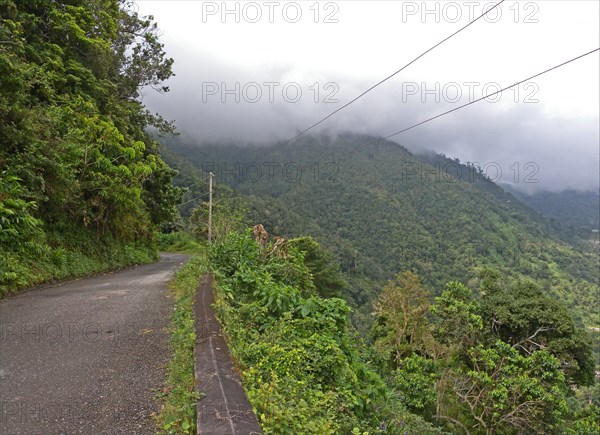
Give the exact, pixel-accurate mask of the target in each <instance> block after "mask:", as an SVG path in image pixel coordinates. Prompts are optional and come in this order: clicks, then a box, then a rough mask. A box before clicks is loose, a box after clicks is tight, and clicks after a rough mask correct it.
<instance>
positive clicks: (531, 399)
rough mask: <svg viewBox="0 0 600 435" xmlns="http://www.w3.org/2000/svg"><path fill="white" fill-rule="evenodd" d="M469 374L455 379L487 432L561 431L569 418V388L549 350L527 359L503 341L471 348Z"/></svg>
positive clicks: (462, 398) (468, 410) (460, 396)
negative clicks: (567, 404)
mask: <svg viewBox="0 0 600 435" xmlns="http://www.w3.org/2000/svg"><path fill="white" fill-rule="evenodd" d="M467 356H468V360H467V362H466V365H467V368H468V369H467V370H464V371H462V373H460V374H459V375H455V378H454V391H455V394H456V396H457V398H458V400H459V403H461V404H463V405H464V407H465V412H466V413H467V415H468V417H469V418H470V419H472V424H474V425H475V426H476V427H479V428H480V430H482V431H485V433H512V432H514V431H533V432H536V433H547V432H549V431H552V430H556V429H558V428H559V427H560V425H561V424H562V423H563V421H564V416H565V414H566V411H567V409H566V400H565V396H566V393H567V384H566V382H565V378H564V375H563V374H562V372H561V371H560V364H559V361H558V360H557V359H556V358H554V357H553V356H552V355H550V354H549V353H548V352H546V351H543V350H542V351H535V352H533V353H532V354H531V355H529V356H523V355H521V354H520V353H519V352H518V351H517V350H516V349H515V348H514V347H512V346H510V345H509V344H508V343H504V342H502V341H500V340H498V341H496V342H495V343H494V344H493V345H491V346H490V347H485V346H483V345H477V346H475V347H473V348H471V349H469V351H468V353H467Z"/></svg>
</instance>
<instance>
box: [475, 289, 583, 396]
mask: <svg viewBox="0 0 600 435" xmlns="http://www.w3.org/2000/svg"><path fill="white" fill-rule="evenodd" d="M488 285H490V286H491V288H487V287H483V293H484V294H485V297H484V298H483V299H482V316H483V318H484V321H485V323H486V324H487V325H489V328H490V329H491V332H492V333H493V334H494V335H495V336H497V337H499V338H501V339H502V340H504V341H505V342H507V343H510V344H511V345H513V346H515V347H516V348H518V349H520V350H521V351H522V352H524V353H525V354H530V353H532V352H533V351H535V350H538V349H546V350H548V351H549V352H550V353H551V354H553V355H554V356H556V357H557V358H558V359H559V360H560V361H561V365H562V367H563V370H564V372H565V374H566V375H567V376H568V378H569V380H570V381H571V382H574V383H576V384H578V385H591V384H593V382H594V376H595V373H594V366H595V362H594V358H593V355H592V344H591V340H590V339H589V337H588V335H587V333H586V332H585V331H584V330H582V329H581V328H577V326H576V325H575V322H574V321H573V318H572V316H571V314H570V313H569V312H568V310H567V309H566V308H565V306H564V305H563V304H561V303H560V302H559V301H556V300H554V299H551V298H549V297H548V296H546V295H545V294H544V293H543V292H542V290H541V289H540V288H538V287H537V286H536V285H534V284H532V283H530V282H522V281H518V282H515V283H513V284H512V285H508V286H506V285H498V284H491V283H488Z"/></svg>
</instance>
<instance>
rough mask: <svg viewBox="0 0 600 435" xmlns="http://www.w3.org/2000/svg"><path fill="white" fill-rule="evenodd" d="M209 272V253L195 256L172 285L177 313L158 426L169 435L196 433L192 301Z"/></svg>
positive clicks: (175, 314)
mask: <svg viewBox="0 0 600 435" xmlns="http://www.w3.org/2000/svg"><path fill="white" fill-rule="evenodd" d="M207 271H208V267H207V259H206V253H204V252H202V253H200V254H198V255H196V256H194V257H192V258H191V259H190V260H189V261H188V262H187V264H186V265H185V266H183V267H182V268H181V269H180V270H179V271H178V272H177V273H176V275H175V279H174V280H173V282H172V284H171V288H172V290H173V294H174V296H175V311H174V313H173V316H172V318H171V320H172V323H173V326H172V331H171V360H170V362H169V367H168V379H167V384H166V386H165V389H164V391H163V395H162V396H163V408H162V411H161V413H160V415H159V416H158V424H159V427H160V428H161V429H162V430H163V431H164V433H167V434H182V433H183V434H192V433H196V401H197V399H198V397H197V394H196V389H195V374H194V345H195V342H196V333H195V330H194V313H193V302H194V294H195V292H196V289H197V288H198V284H199V283H200V278H201V277H202V275H203V274H204V273H206V272H207Z"/></svg>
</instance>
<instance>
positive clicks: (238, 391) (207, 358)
mask: <svg viewBox="0 0 600 435" xmlns="http://www.w3.org/2000/svg"><path fill="white" fill-rule="evenodd" d="M212 284H213V276H212V275H211V274H206V275H204V277H203V278H202V282H201V283H200V287H199V288H198V291H197V292H196V297H195V300H194V318H195V324H196V350H195V355H194V357H195V367H194V368H195V372H196V391H198V393H200V397H201V398H200V399H199V400H198V402H197V403H196V411H197V418H198V420H197V427H198V429H197V430H198V434H202V435H208V434H211V435H213V434H219V435H225V434H227V435H229V434H232V435H250V434H262V430H261V428H260V425H259V424H258V420H257V419H256V416H255V415H254V411H253V410H252V406H251V405H250V402H249V401H248V398H247V397H246V392H245V391H244V389H243V387H242V382H241V380H240V378H239V376H238V375H237V374H236V373H235V372H234V370H233V364H232V362H231V356H230V354H229V348H228V347H227V343H226V342H225V338H224V337H223V335H222V334H221V325H220V324H219V322H218V320H217V318H216V316H215V312H214V310H213V308H212V304H213V303H214V296H213V291H212Z"/></svg>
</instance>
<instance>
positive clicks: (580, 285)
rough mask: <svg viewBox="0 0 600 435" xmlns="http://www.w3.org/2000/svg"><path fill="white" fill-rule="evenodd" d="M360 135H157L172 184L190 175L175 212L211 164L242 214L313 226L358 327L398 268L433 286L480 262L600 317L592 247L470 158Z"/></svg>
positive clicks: (308, 231)
mask: <svg viewBox="0 0 600 435" xmlns="http://www.w3.org/2000/svg"><path fill="white" fill-rule="evenodd" d="M370 142H372V138H369V137H362V136H355V135H346V136H339V137H337V138H335V139H331V138H328V137H309V138H306V139H305V140H303V141H298V142H295V143H293V144H288V145H285V146H274V147H270V148H251V147H236V146H200V145H198V144H194V143H190V142H186V141H184V140H180V139H177V138H175V139H170V140H168V141H167V142H165V148H166V149H168V150H169V152H168V153H166V154H165V158H166V159H167V160H168V161H169V163H170V164H172V165H173V166H174V167H176V168H177V169H178V170H179V171H180V172H181V178H179V179H178V180H177V182H179V183H181V184H182V185H185V186H189V185H194V187H192V188H191V189H190V193H189V196H187V197H186V202H188V203H187V204H186V205H185V206H184V207H183V208H182V213H183V214H184V215H188V216H189V215H190V214H191V212H192V209H193V208H194V206H195V205H196V204H197V203H201V202H202V198H200V199H198V198H197V197H198V196H200V197H201V195H202V193H203V192H206V185H205V184H203V183H202V182H201V181H199V180H201V179H202V178H203V177H204V178H205V177H206V175H207V172H208V171H209V170H211V171H213V172H215V174H216V182H217V186H218V187H217V188H218V189H221V191H220V194H221V196H227V197H232V196H233V197H236V194H233V193H231V192H229V191H227V189H224V188H223V187H222V185H223V184H228V185H230V186H232V187H233V188H235V189H236V190H238V191H239V192H241V193H242V194H244V196H245V197H244V198H243V202H244V203H245V206H246V207H247V208H248V209H249V212H250V216H251V218H252V221H254V222H261V223H263V224H264V226H265V228H266V229H267V230H268V231H269V232H273V233H275V234H280V235H283V236H289V237H293V236H299V235H311V236H313V237H314V238H315V239H316V240H318V241H319V242H320V243H322V244H323V245H324V246H326V247H327V248H328V249H329V250H331V251H332V252H333V255H334V258H335V260H336V261H337V262H338V264H340V266H341V268H342V271H343V272H344V275H345V279H346V280H347V281H348V282H349V284H350V285H349V288H348V291H347V292H345V294H344V298H345V299H347V300H348V301H349V302H350V303H351V305H352V306H353V307H355V308H357V309H358V310H357V312H356V313H355V314H354V319H355V321H356V324H357V325H359V326H360V328H361V330H363V332H364V331H365V330H366V329H368V328H369V323H370V316H369V313H370V310H371V306H372V301H373V300H374V298H375V297H376V295H377V294H378V292H379V289H381V288H382V287H383V285H384V283H385V282H386V281H387V280H389V279H391V278H393V277H394V276H395V275H396V274H397V273H398V272H399V271H405V270H410V271H413V272H414V273H416V274H417V275H419V276H420V277H421V280H422V282H423V285H424V286H425V287H426V288H427V289H428V291H431V292H434V293H436V294H439V292H440V291H441V289H442V288H443V286H444V285H445V283H446V282H448V281H460V282H463V283H465V284H466V285H467V286H468V287H469V288H471V289H475V285H474V283H475V281H476V277H477V273H478V269H479V268H480V267H482V266H485V267H492V268H494V269H496V270H498V271H499V272H500V273H501V274H502V275H503V276H505V277H507V279H512V280H522V279H529V280H531V281H533V282H535V283H536V284H537V285H538V286H540V287H541V288H542V289H543V290H544V291H545V292H547V293H548V294H550V295H552V296H554V297H555V298H557V299H560V300H561V301H562V302H563V303H564V304H565V305H566V306H567V307H568V308H569V309H570V310H572V311H573V312H574V313H575V314H576V317H577V321H578V322H581V323H583V324H586V325H589V326H595V325H598V323H599V322H598V312H597V310H596V307H597V306H598V282H599V270H598V254H597V251H596V249H595V248H593V247H592V246H591V245H590V246H578V247H574V246H573V245H571V244H569V243H567V242H566V241H565V237H562V234H560V233H558V232H557V231H556V230H555V229H553V228H552V226H551V225H549V224H548V222H547V221H545V220H544V219H542V218H541V216H540V215H539V214H538V213H536V212H534V211H533V210H531V209H529V208H528V207H526V206H525V205H523V204H522V203H521V202H520V201H518V200H517V199H516V198H515V197H514V196H512V195H510V194H508V193H506V192H505V191H503V190H502V189H501V188H500V187H498V186H497V185H495V184H494V183H492V182H490V181H489V179H487V178H486V176H485V174H483V173H482V172H481V170H479V169H478V168H475V167H472V166H468V165H464V164H461V163H460V162H458V161H457V160H451V159H448V158H446V157H444V156H440V155H428V156H416V155H412V154H411V153H409V152H408V151H406V150H405V149H404V148H402V147H400V146H398V145H396V144H392V143H388V142H382V143H379V144H376V145H369V146H367V145H366V144H368V143H370ZM286 168H287V169H286ZM196 188H197V189H198V190H194V189H196ZM195 198H196V201H194V199H195ZM237 198H238V200H240V201H241V199H240V197H239V195H237Z"/></svg>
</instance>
